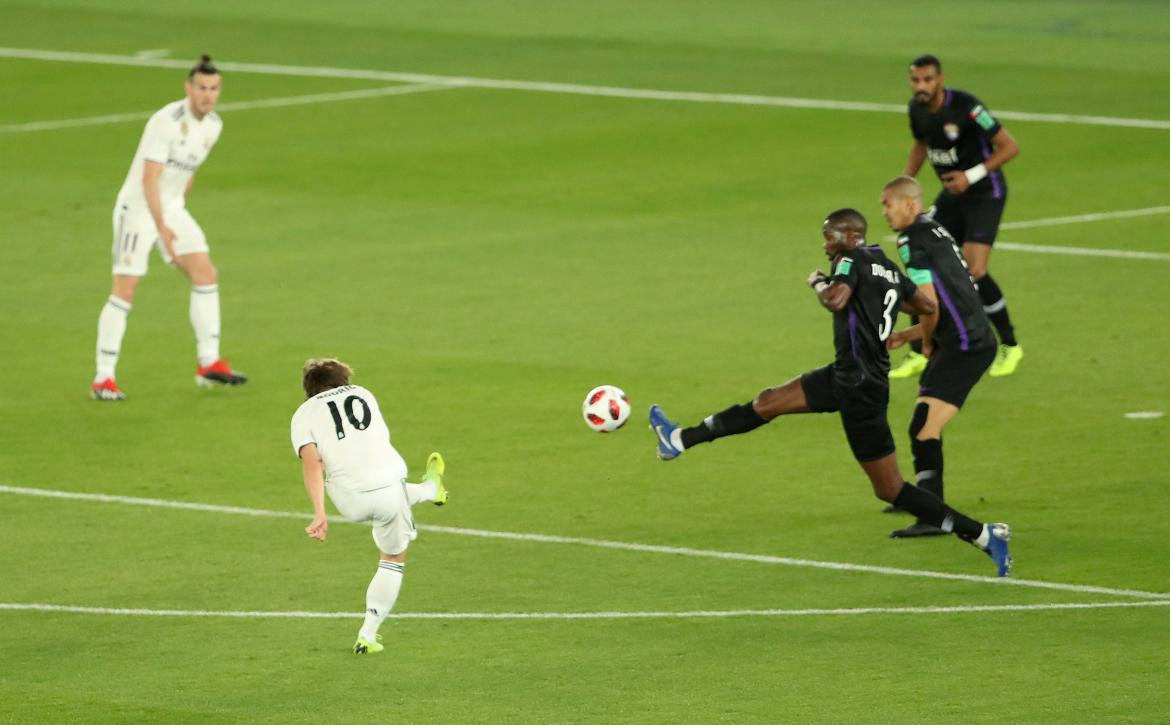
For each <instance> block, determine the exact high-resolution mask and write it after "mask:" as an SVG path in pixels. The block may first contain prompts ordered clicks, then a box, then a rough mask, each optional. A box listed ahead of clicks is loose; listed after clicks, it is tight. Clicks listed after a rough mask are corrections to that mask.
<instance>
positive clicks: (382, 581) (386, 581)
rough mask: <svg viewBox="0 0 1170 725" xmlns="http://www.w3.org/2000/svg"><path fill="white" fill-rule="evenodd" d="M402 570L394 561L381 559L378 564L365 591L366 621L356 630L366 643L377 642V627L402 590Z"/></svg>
mask: <svg viewBox="0 0 1170 725" xmlns="http://www.w3.org/2000/svg"><path fill="white" fill-rule="evenodd" d="M402 568H403V565H402V564H399V563H398V562H396V561H386V560H384V559H383V560H382V561H380V562H378V571H376V572H374V578H373V579H371V580H370V586H369V588H368V589H366V620H365V622H363V623H362V628H361V629H360V630H358V636H359V637H361V638H362V639H364V640H365V641H367V642H376V641H377V637H378V627H381V626H382V620H383V619H385V618H386V615H387V614H389V613H390V610H391V609H393V608H394V602H395V600H397V599H398V590H399V589H401V588H402Z"/></svg>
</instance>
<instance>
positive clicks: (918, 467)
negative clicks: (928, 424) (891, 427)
mask: <svg viewBox="0 0 1170 725" xmlns="http://www.w3.org/2000/svg"><path fill="white" fill-rule="evenodd" d="M910 450H911V452H912V453H913V454H914V473H915V477H916V479H917V480H916V482H915V485H916V486H918V487H919V488H921V489H923V490H925V491H930V492H931V493H933V494H934V495H935V496H938V498H939V500H940V501H942V500H943V499H944V497H943V454H942V441H941V440H939V439H938V438H930V439H927V440H924V441H920V440H917V439H913V440H911V441H910Z"/></svg>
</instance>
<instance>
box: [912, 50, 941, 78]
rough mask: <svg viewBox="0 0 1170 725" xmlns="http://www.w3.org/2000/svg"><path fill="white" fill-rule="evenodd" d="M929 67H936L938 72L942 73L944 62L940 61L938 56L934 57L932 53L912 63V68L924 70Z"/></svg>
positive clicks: (921, 56)
mask: <svg viewBox="0 0 1170 725" xmlns="http://www.w3.org/2000/svg"><path fill="white" fill-rule="evenodd" d="M928 65H932V66H934V69H935V70H936V71H938V72H939V73H942V61H940V60H939V59H938V57H937V56H933V55H931V54H930V53H926V54H925V55H920V56H918V57H917V58H915V59H914V60H912V61H910V67H911V68H924V67H926V66H928Z"/></svg>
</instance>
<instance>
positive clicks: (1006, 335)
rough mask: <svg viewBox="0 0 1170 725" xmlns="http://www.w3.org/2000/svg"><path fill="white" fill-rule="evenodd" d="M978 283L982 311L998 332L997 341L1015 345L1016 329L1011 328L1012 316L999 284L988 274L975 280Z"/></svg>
mask: <svg viewBox="0 0 1170 725" xmlns="http://www.w3.org/2000/svg"><path fill="white" fill-rule="evenodd" d="M977 284H978V285H979V298H980V299H982V300H983V311H984V312H986V313H987V316H988V317H990V318H991V322H992V324H994V325H995V331H996V332H998V333H999V341H1000V342H1002V343H1003V344H1005V345H1012V346H1015V345H1016V344H1017V343H1016V331H1015V330H1014V329H1012V318H1011V317H1009V316H1008V311H1007V300H1005V299H1004V298H1003V292H1002V291H1000V289H999V285H998V284H996V283H995V280H994V279H992V278H991V275H990V274H987V275H984V276H983V278H982V279H980V280H978V281H977Z"/></svg>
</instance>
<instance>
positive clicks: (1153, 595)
mask: <svg viewBox="0 0 1170 725" xmlns="http://www.w3.org/2000/svg"><path fill="white" fill-rule="evenodd" d="M0 493H11V494H16V495H22V496H39V497H47V498H63V499H71V500H77V501H98V502H102V503H120V504H128V505H131V506H151V507H157V508H171V509H186V510H190V511H209V512H214V513H224V514H236V515H241V516H259V517H270V518H293V519H301V520H307V519H309V518H310V517H309V516H308V515H307V514H304V513H298V512H295V511H268V510H265V509H253V508H243V507H239V506H220V505H216V504H205V503H193V502H186V501H169V500H166V499H156V498H139V497H136V496H111V495H108V494H100V493H77V492H73V491H56V490H52V489H44V488H26V487H23V486H3V485H0ZM330 521H333V522H338V523H344V522H345V519H342V518H340V517H336V516H331V517H330ZM419 528H420V529H422V530H424V531H434V532H436V533H444V534H454V535H457V536H475V537H479V538H487V539H506V540H509V541H531V542H536V543H542V544H570V545H576V546H587V547H593V548H599V549H617V550H621V551H638V552H643V553H648V554H667V555H673V556H689V557H695V558H705V559H720V560H724V561H749V562H755V563H759V564H774V565H780V566H795V567H804V568H809V569H828V570H833V571H850V572H865V573H870V574H884V575H887V576H909V577H920V578H926V579H942V580H947V581H963V582H974V583H978V584H994V585H996V586H1019V587H1029V588H1034V589H1051V590H1057V591H1066V592H1080V593H1085V594H1105V595H1109V596H1118V597H1137V598H1140V599H1155V600H1170V593H1163V592H1148V591H1141V590H1135V589H1115V588H1111V587H1098V586H1091V585H1086V584H1064V583H1060V582H1048V581H1039V580H1035V579H1013V578H1003V579H1001V578H998V577H990V576H975V575H972V574H951V573H948V572H937V571H926V570H921V569H897V568H894V567H887V566H873V565H869V564H850V563H845V562H835V561H818V560H812V559H795V558H791V557H786V556H770V555H767V554H743V553H738V552H732V551H713V550H709V549H692V548H689V547H679V546H658V545H653V544H635V543H629V542H624V541H608V540H605V539H587V538H579V537H573V536H551V535H547V534H523V533H514V532H509V531H485V530H482V529H464V528H456V527H452V526H433V525H422V526H419ZM972 553H975V552H972Z"/></svg>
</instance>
